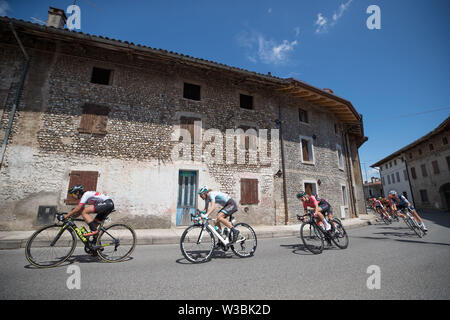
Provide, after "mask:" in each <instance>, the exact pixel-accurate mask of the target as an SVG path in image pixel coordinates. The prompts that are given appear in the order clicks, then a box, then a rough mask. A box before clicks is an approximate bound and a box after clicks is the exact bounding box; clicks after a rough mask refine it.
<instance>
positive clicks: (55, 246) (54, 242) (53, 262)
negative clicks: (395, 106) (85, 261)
mask: <svg viewBox="0 0 450 320" xmlns="http://www.w3.org/2000/svg"><path fill="white" fill-rule="evenodd" d="M76 245H77V238H76V235H75V231H74V230H73V229H72V228H70V227H67V228H66V229H64V230H63V229H62V226H61V225H58V224H53V225H49V226H45V227H43V228H41V229H39V230H37V231H36V232H35V233H33V235H32V236H31V237H30V239H28V241H27V244H26V246H25V257H26V258H27V260H28V262H30V263H31V264H32V265H33V266H35V267H38V268H51V267H56V266H58V265H60V264H61V263H63V262H64V261H66V260H67V259H68V258H69V257H70V256H71V255H72V254H73V252H74V250H75V247H76Z"/></svg>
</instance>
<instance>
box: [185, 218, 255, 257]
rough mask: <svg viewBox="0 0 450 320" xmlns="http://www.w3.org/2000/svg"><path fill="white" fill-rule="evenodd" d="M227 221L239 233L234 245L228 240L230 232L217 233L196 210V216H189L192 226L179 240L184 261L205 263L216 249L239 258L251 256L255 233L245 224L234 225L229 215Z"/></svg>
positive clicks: (207, 220)
mask: <svg viewBox="0 0 450 320" xmlns="http://www.w3.org/2000/svg"><path fill="white" fill-rule="evenodd" d="M229 219H230V222H231V223H232V224H233V227H234V228H235V229H237V230H238V231H239V235H238V239H237V240H236V242H234V243H232V242H231V239H230V234H231V233H232V232H231V230H230V231H229V233H228V234H222V233H219V232H218V231H216V230H215V229H214V227H213V226H211V225H210V223H209V218H207V217H206V216H205V215H202V214H201V212H200V211H199V210H198V209H197V214H191V221H192V222H193V224H192V225H191V226H189V227H187V228H186V230H184V232H183V234H182V235H181V239H180V249H181V253H182V254H183V256H184V257H185V258H186V260H188V261H190V262H192V263H202V262H207V261H209V260H211V257H212V254H213V252H214V249H218V248H220V249H222V250H224V251H227V250H228V249H231V250H232V251H233V252H234V254H236V255H237V256H238V257H241V258H248V257H251V256H253V255H254V253H255V251H256V246H257V239H256V233H255V231H254V230H253V228H252V227H250V226H249V225H248V224H246V223H237V224H234V223H233V222H234V219H233V215H230V216H229ZM224 231H225V230H224ZM216 239H217V240H216ZM216 241H218V242H217V246H216Z"/></svg>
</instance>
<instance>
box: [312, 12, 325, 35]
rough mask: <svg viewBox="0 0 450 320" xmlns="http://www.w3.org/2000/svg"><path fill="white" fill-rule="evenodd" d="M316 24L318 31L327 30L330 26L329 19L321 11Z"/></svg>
mask: <svg viewBox="0 0 450 320" xmlns="http://www.w3.org/2000/svg"><path fill="white" fill-rule="evenodd" d="M314 25H316V26H317V29H316V33H322V32H326V31H327V28H328V20H327V18H325V17H324V16H323V15H322V14H321V13H319V14H318V15H317V20H316V22H315V23H314Z"/></svg>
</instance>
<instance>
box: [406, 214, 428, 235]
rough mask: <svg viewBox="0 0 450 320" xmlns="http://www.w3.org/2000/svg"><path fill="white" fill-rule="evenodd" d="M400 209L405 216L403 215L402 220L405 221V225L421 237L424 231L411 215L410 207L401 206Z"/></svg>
mask: <svg viewBox="0 0 450 320" xmlns="http://www.w3.org/2000/svg"><path fill="white" fill-rule="evenodd" d="M400 211H401V212H402V213H403V214H404V215H405V216H406V217H403V220H404V221H405V223H406V225H407V226H408V227H409V228H410V229H411V230H412V231H414V232H415V233H416V234H417V235H418V236H419V238H422V237H423V236H424V235H425V234H426V232H425V230H423V228H422V226H421V225H420V224H419V222H418V221H417V220H416V218H414V217H413V216H412V215H411V209H410V208H402V209H400Z"/></svg>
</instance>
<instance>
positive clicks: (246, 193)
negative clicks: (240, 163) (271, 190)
mask: <svg viewBox="0 0 450 320" xmlns="http://www.w3.org/2000/svg"><path fill="white" fill-rule="evenodd" d="M258 203H259V200H258V179H241V204H258Z"/></svg>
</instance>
